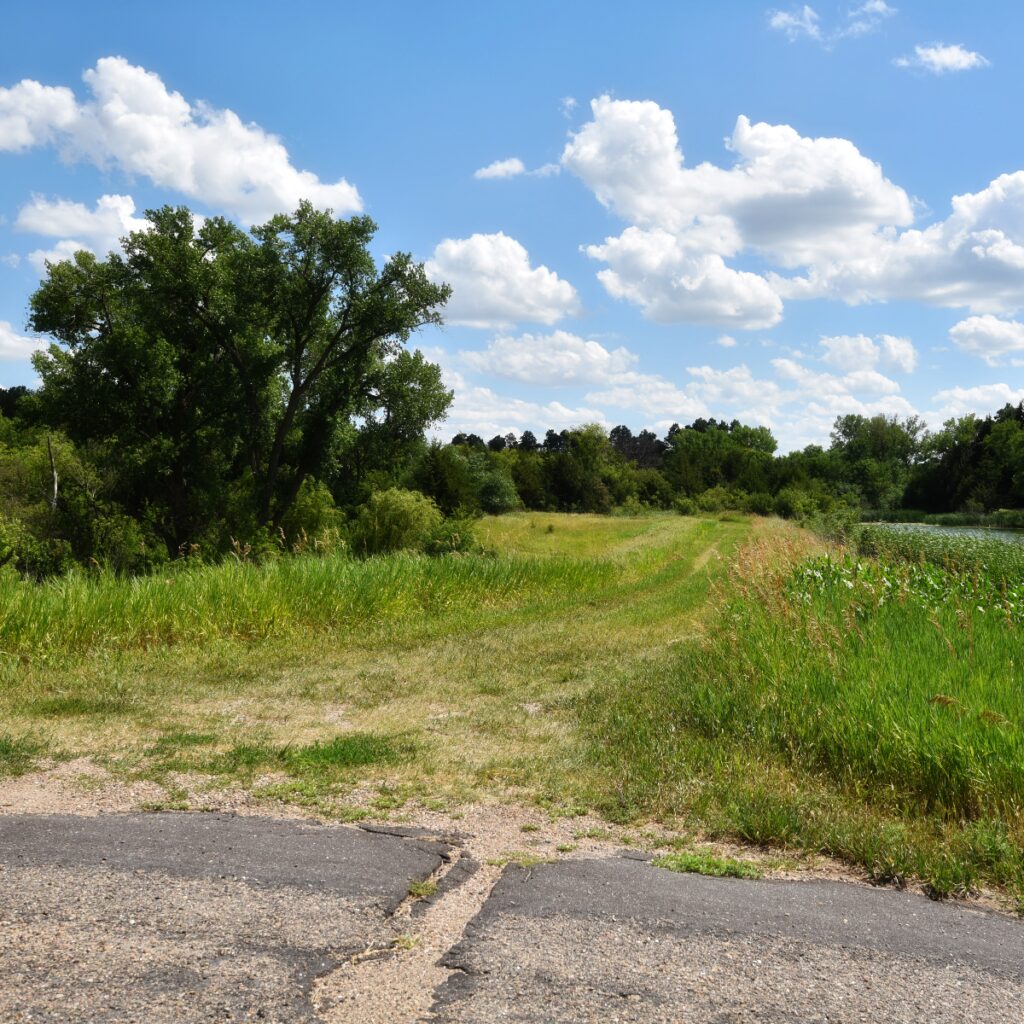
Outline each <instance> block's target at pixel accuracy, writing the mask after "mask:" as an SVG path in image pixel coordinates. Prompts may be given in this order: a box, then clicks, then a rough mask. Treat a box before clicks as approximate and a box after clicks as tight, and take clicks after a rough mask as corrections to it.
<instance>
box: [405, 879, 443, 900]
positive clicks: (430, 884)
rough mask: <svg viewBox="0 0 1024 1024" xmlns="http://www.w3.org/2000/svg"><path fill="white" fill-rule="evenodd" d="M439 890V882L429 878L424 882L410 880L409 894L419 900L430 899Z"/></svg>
mask: <svg viewBox="0 0 1024 1024" xmlns="http://www.w3.org/2000/svg"><path fill="white" fill-rule="evenodd" d="M436 892H437V882H435V881H434V880H433V879H430V878H428V879H427V880H426V881H423V882H410V883H409V895H410V896H412V897H413V898H414V899H418V900H429V899H430V897H431V896H433V895H434V893H436Z"/></svg>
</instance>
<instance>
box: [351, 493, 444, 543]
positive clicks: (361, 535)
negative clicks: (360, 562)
mask: <svg viewBox="0 0 1024 1024" xmlns="http://www.w3.org/2000/svg"><path fill="white" fill-rule="evenodd" d="M443 523H444V517H443V516H442V515H441V511H440V509H438V507H437V505H435V504H434V502H433V501H431V500H430V498H428V497H426V496H425V495H423V494H420V493H419V492H418V491H405V490H402V489H401V488H399V487H391V488H389V489H388V490H386V491H378V492H376V493H375V494H372V495H370V499H369V501H367V503H366V504H365V505H364V506H363V508H362V509H360V511H359V515H358V516H357V517H356V520H355V523H354V524H353V527H352V533H351V541H352V547H353V549H354V550H355V551H357V552H359V553H360V554H367V555H376V554H382V553H384V552H387V551H425V550H426V549H427V547H428V545H429V544H430V543H431V541H432V540H433V539H434V538H435V537H438V536H439V534H440V532H441V529H442V525H443Z"/></svg>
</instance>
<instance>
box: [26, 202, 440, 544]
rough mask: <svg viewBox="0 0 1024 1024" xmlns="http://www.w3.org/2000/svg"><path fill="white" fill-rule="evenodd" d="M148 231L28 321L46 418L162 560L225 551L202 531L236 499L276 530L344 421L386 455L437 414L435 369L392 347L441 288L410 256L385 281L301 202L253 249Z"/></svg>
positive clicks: (326, 465)
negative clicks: (202, 547) (189, 548)
mask: <svg viewBox="0 0 1024 1024" xmlns="http://www.w3.org/2000/svg"><path fill="white" fill-rule="evenodd" d="M147 217H148V219H149V221H150V226H149V227H148V228H147V229H146V230H144V231H135V232H132V233H131V234H130V235H129V236H128V237H127V238H126V239H125V240H124V254H123V255H121V254H120V253H111V254H110V255H109V256H108V257H107V258H106V259H105V260H101V259H98V258H96V257H95V256H93V255H91V254H89V253H86V252H79V253H77V254H76V255H75V257H74V259H73V260H68V261H64V262H61V263H57V264H51V265H49V266H48V268H47V276H46V279H45V280H44V281H43V283H42V284H41V285H40V287H39V288H38V290H37V291H36V293H35V294H34V295H33V296H32V300H31V311H32V312H31V318H30V324H31V327H32V329H33V330H36V331H38V332H40V333H43V334H47V335H49V336H50V337H52V338H53V339H54V340H55V342H56V343H55V344H53V345H51V346H50V348H49V350H48V351H47V352H44V353H41V354H39V355H38V356H37V357H36V359H35V365H36V369H37V371H38V373H39V376H40V378H41V380H42V386H41V388H40V391H39V394H38V404H39V409H40V415H41V416H42V417H43V418H44V419H45V420H46V421H47V422H49V423H50V424H53V425H55V426H59V427H60V428H61V429H63V430H64V431H65V432H66V433H67V434H68V436H69V437H70V438H71V439H72V440H73V441H75V442H76V443H78V444H82V445H89V446H91V447H92V448H94V449H95V450H96V452H97V459H98V462H99V463H100V464H101V465H102V466H103V467H104V469H105V471H106V472H108V473H109V475H110V477H111V481H112V483H111V496H112V498H113V500H114V501H115V502H117V503H118V504H119V505H120V506H121V507H122V508H123V509H124V511H125V512H126V513H127V514H128V515H130V516H131V517H132V518H134V519H137V520H139V521H140V522H147V523H149V524H151V527H152V529H153V530H155V531H156V532H157V533H158V535H159V536H160V537H161V539H162V540H163V542H164V544H165V546H166V549H167V552H168V553H169V554H170V555H172V556H173V555H176V554H177V552H178V551H179V549H180V548H181V547H182V546H183V545H189V544H194V543H196V542H197V541H199V539H200V538H203V541H204V542H206V543H209V544H212V545H214V546H216V547H219V548H220V549H221V550H224V549H225V548H227V547H228V546H229V542H230V539H231V538H230V536H224V535H222V534H221V535H218V534H217V532H216V530H215V529H214V530H211V526H212V525H213V524H217V523H219V522H222V521H224V520H225V512H226V511H227V510H228V507H229V503H230V500H231V499H232V498H234V499H236V500H237V499H238V498H239V496H240V495H245V496H246V497H247V498H248V499H249V501H250V508H249V509H248V518H249V519H251V521H252V523H253V524H254V528H255V530H270V531H272V532H276V531H277V530H278V529H279V528H280V527H282V525H283V523H284V520H285V517H286V516H287V515H288V513H289V511H290V510H291V508H292V506H293V505H294V503H295V501H296V500H297V498H298V496H299V495H300V493H301V492H302V489H303V486H304V484H305V482H306V481H307V479H310V478H314V479H320V480H327V479H329V478H330V476H331V473H332V472H333V471H334V470H335V469H336V468H337V465H338V458H339V445H340V444H342V442H343V441H344V440H345V439H346V438H347V437H348V436H349V434H350V433H351V430H352V422H353V420H355V419H357V418H360V419H362V420H363V421H364V428H363V432H364V434H365V437H364V439H363V447H364V448H366V449H368V451H369V452H370V453H371V454H372V453H374V452H376V453H378V454H379V452H380V450H381V449H382V448H384V449H387V452H388V454H389V455H390V456H394V455H395V453H396V447H397V446H400V445H402V444H407V443H411V442H412V441H414V440H415V439H416V437H418V436H419V435H420V434H421V433H422V429H423V427H424V426H425V425H426V423H429V422H431V421H433V420H435V419H437V418H438V417H439V416H440V415H442V414H443V412H444V409H445V408H446V407H447V404H448V402H449V401H450V398H451V396H450V393H449V392H447V391H445V390H444V389H443V388H442V387H441V386H440V377H439V374H438V372H437V370H436V368H431V367H430V366H429V364H426V363H425V362H424V361H423V360H422V357H418V356H411V355H409V354H408V353H404V354H403V353H402V351H401V349H402V345H403V344H404V343H405V342H406V341H407V340H408V338H409V337H410V335H411V333H412V332H413V331H415V330H416V329H418V328H419V327H422V326H424V325H426V324H437V323H440V322H441V321H440V314H439V312H438V311H439V309H440V307H441V306H442V305H443V304H444V302H445V301H446V299H447V297H448V294H449V290H448V289H447V287H445V286H439V285H435V284H432V283H431V282H430V281H429V280H428V279H427V277H426V274H425V272H424V270H423V267H422V266H421V265H419V264H415V263H413V262H412V260H411V258H410V257H409V256H408V255H407V254H404V253H398V254H396V255H394V256H392V257H391V258H390V259H389V260H388V261H387V263H386V264H385V265H384V266H383V267H382V268H380V269H378V268H377V266H376V264H375V263H374V260H373V258H372V256H371V255H370V251H369V246H370V243H371V241H372V238H373V235H374V233H375V231H376V225H374V223H373V221H371V220H370V219H369V218H368V217H353V218H351V219H349V220H334V218H333V217H332V216H331V214H330V212H329V211H318V210H315V209H314V208H313V207H312V206H311V205H310V204H308V203H302V204H300V206H299V208H298V210H297V211H296V212H295V213H294V214H292V215H278V216H276V217H273V218H271V220H270V221H268V222H267V223H266V224H263V225H260V226H258V227H255V228H253V229H252V231H251V233H249V234H246V233H245V232H243V231H241V230H240V229H239V228H237V227H235V226H234V225H232V224H230V223H229V222H227V221H225V220H223V219H222V218H216V217H215V218H210V219H208V220H206V221H204V222H203V224H202V225H201V226H199V227H198V228H197V227H196V224H195V222H194V220H193V217H192V215H191V213H190V212H189V211H188V210H186V209H184V208H178V209H171V208H169V207H165V208H163V209H161V210H156V211H150V212H149V213H148V214H147ZM19 408H20V405H19ZM244 478H245V479H248V481H249V484H248V486H246V487H243V488H241V489H239V488H238V487H237V486H236V485H237V483H238V482H239V481H242V480H243V479H244ZM236 518H237V519H238V520H239V521H243V520H244V519H245V518H246V516H244V515H238V514H237V513H236ZM236 539H238V538H236ZM242 539H243V540H248V539H249V538H242Z"/></svg>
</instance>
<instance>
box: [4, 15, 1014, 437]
mask: <svg viewBox="0 0 1024 1024" xmlns="http://www.w3.org/2000/svg"><path fill="white" fill-rule="evenodd" d="M174 12H175V13H174V15H173V17H168V16H166V15H165V14H164V13H163V12H162V11H161V10H160V9H158V8H157V7H156V6H155V5H141V4H132V3H101V2H97V3H94V4H90V5H87V6H86V5H82V4H78V3H74V4H72V3H67V4H62V3H42V4H37V5H27V4H19V5H10V7H9V9H8V10H7V11H5V16H4V33H3V41H2V43H0V54H2V61H0V169H2V173H0V384H4V385H10V384H16V383H30V382H31V381H32V378H33V374H32V370H31V366H30V364H29V362H28V355H29V353H30V351H31V349H32V347H33V346H35V345H37V344H39V341H38V339H34V338H30V337H29V336H28V332H27V330H26V327H25V320H26V305H27V299H28V296H29V295H30V294H31V291H32V289H33V288H34V286H35V285H36V283H37V282H38V280H39V275H40V272H41V269H40V268H41V267H42V265H43V260H44V259H46V258H48V257H49V258H59V257H61V256H62V255H65V254H66V253H68V252H70V251H72V250H73V249H74V248H75V247H76V246H84V247H89V248H93V249H95V250H97V251H100V252H103V251H106V250H107V249H108V248H110V247H111V246H114V245H116V239H117V237H118V236H119V235H120V234H123V233H124V231H125V230H127V229H130V228H132V227H133V226H136V225H137V224H138V222H139V220H138V219H139V218H141V217H142V216H143V212H144V210H145V209H146V208H148V207H152V206H155V205H161V204H163V203H168V202H170V203H179V202H183V203H187V204H188V205H190V206H191V207H192V208H193V209H195V210H196V211H197V212H199V213H224V214H227V215H229V216H232V217H234V218H236V219H237V220H238V221H239V222H240V223H243V224H251V223H256V222H258V221H259V220H261V219H263V218H264V217H265V216H267V215H269V214H270V213H272V212H276V211H277V210H279V209H286V208H289V207H292V206H294V204H295V202H296V201H297V199H298V198H301V197H303V196H308V197H310V198H312V199H314V201H316V202H318V203H319V204H320V205H332V206H333V207H334V208H335V209H336V210H337V211H338V212H343V213H351V212H354V211H355V210H357V209H361V210H364V211H365V212H367V213H369V214H370V215H372V216H373V217H374V218H375V219H376V220H377V222H378V223H379V225H380V233H379V235H378V238H377V249H378V253H379V254H380V255H384V254H386V253H388V252H392V251H394V250H395V249H399V248H401V249H406V250H410V251H412V252H413V253H414V254H415V255H416V256H417V258H420V259H422V260H425V261H427V262H428V268H429V269H430V271H431V273H433V274H434V275H436V276H437V277H439V278H443V279H446V280H449V281H450V282H451V283H452V284H453V285H454V287H455V295H454V298H453V302H452V304H451V307H450V310H449V323H448V325H447V326H446V327H445V328H444V329H442V330H439V331H431V332H430V333H429V334H426V333H425V334H423V335H421V337H420V338H419V341H418V344H419V345H420V347H422V348H423V349H424V350H425V351H426V352H427V353H428V354H429V355H430V356H431V357H432V358H435V359H437V360H438V361H440V362H441V363H442V365H443V366H444V368H445V373H446V376H447V379H448V381H449V383H450V384H451V386H452V387H453V388H454V389H455V392H456V400H455V403H454V406H453V409H452V413H451V416H450V418H449V421H448V423H447V424H446V425H445V426H444V428H443V430H442V431H441V432H442V434H450V433H453V432H454V431H456V430H475V431H477V432H478V433H481V434H483V435H484V436H486V437H489V436H491V435H493V434H494V433H497V432H502V433H504V432H505V431H507V430H516V431H521V430H523V429H526V428H530V429H533V430H538V429H544V428H547V427H549V426H553V427H556V428H561V427H563V426H569V425H572V424H574V423H580V422H584V421H594V420H596V421H599V422H603V423H605V424H606V425H607V426H612V425H614V424H616V423H627V424H629V425H630V426H632V427H634V428H640V427H645V426H648V427H654V428H655V429H658V430H660V431H663V430H664V429H665V428H666V427H667V426H668V425H669V424H670V423H672V422H673V421H679V422H688V421H689V420H691V419H693V418H694V417H695V416H698V415H713V416H716V417H723V416H724V417H728V418H732V417H733V416H737V417H739V418H741V419H744V420H746V421H748V422H753V423H766V424H768V425H770V426H771V427H772V428H773V430H774V431H775V432H776V435H777V436H778V437H779V439H780V442H781V445H782V447H783V448H784V449H785V448H791V447H798V446H802V445H804V444H807V443H810V442H827V438H828V430H829V426H830V424H831V422H832V420H833V419H834V417H835V416H836V415H837V414H839V413H844V412H863V413H874V412H886V413H895V414H898V415H910V414H915V413H916V414H920V415H923V416H924V417H925V418H926V419H927V420H928V421H929V422H930V423H931V424H933V425H938V424H940V423H941V422H942V421H943V420H944V419H945V418H946V417H948V416H951V415H962V414H964V413H966V412H969V411H977V412H986V411H992V410H994V409H996V408H998V407H999V406H1001V405H1002V404H1004V403H1005V402H1006V401H1019V400H1021V399H1024V371H1022V367H1024V323H1022V322H1021V321H1022V320H1024V314H1022V309H1024V143H1022V140H1021V135H1020V132H1019V131H1018V129H1017V126H1018V123H1019V96H1020V95H1021V91H1022V85H1024V81H1022V79H1024V71H1022V70H1021V69H1020V64H1019V61H1018V60H1017V51H1018V50H1019V41H1020V39H1021V35H1022V30H1024V8H1021V6H1020V5H1018V4H1011V3H997V2H979V3H974V4H970V5H969V4H966V3H945V2H929V3H924V2H916V3H910V2H906V3H898V4H897V3H895V2H894V3H888V2H887V0H886V2H883V0H851V2H849V3H831V2H830V3H824V2H822V3H818V4H815V5H811V6H806V5H803V4H797V5H786V4H779V5H778V6H773V5H771V4H767V5H766V4H762V3H754V2H740V0H734V2H718V3H715V4H680V3H678V2H674V3H667V2H666V3H637V4H632V5H623V4H621V3H600V2H588V3H585V4H584V3H582V2H580V3H575V2H572V3H571V2H568V0H565V2H562V3H530V2H518V3H515V4H510V3H494V4H479V3H461V2H449V3H444V4H437V5H425V4H422V3H412V2H407V3H406V2H401V3H384V4H378V5H355V4H337V3H330V4H328V3H293V4H290V5H288V7H287V8H284V7H283V6H282V5H279V4H271V3H258V2H257V3H253V2H249V3H245V4H241V3H227V2H222V3H206V4H198V3H178V4H176V5H175V6H174ZM954 197H961V198H960V199H958V200H957V201H956V205H955V207H954V205H953V199H954Z"/></svg>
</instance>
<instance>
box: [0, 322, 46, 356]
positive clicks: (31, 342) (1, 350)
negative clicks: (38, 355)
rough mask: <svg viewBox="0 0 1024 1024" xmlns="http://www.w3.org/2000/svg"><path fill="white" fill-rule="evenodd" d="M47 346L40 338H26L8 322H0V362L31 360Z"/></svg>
mask: <svg viewBox="0 0 1024 1024" xmlns="http://www.w3.org/2000/svg"><path fill="white" fill-rule="evenodd" d="M45 346H46V342H45V341H44V340H42V339H40V338H26V337H24V335H21V334H18V333H17V331H15V329H14V328H13V327H12V326H11V324H10V323H9V322H8V321H7V320H0V360H4V361H8V360H22V359H29V358H30V357H31V356H32V353H33V352H38V351H39V350H40V349H41V348H44V347H45Z"/></svg>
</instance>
